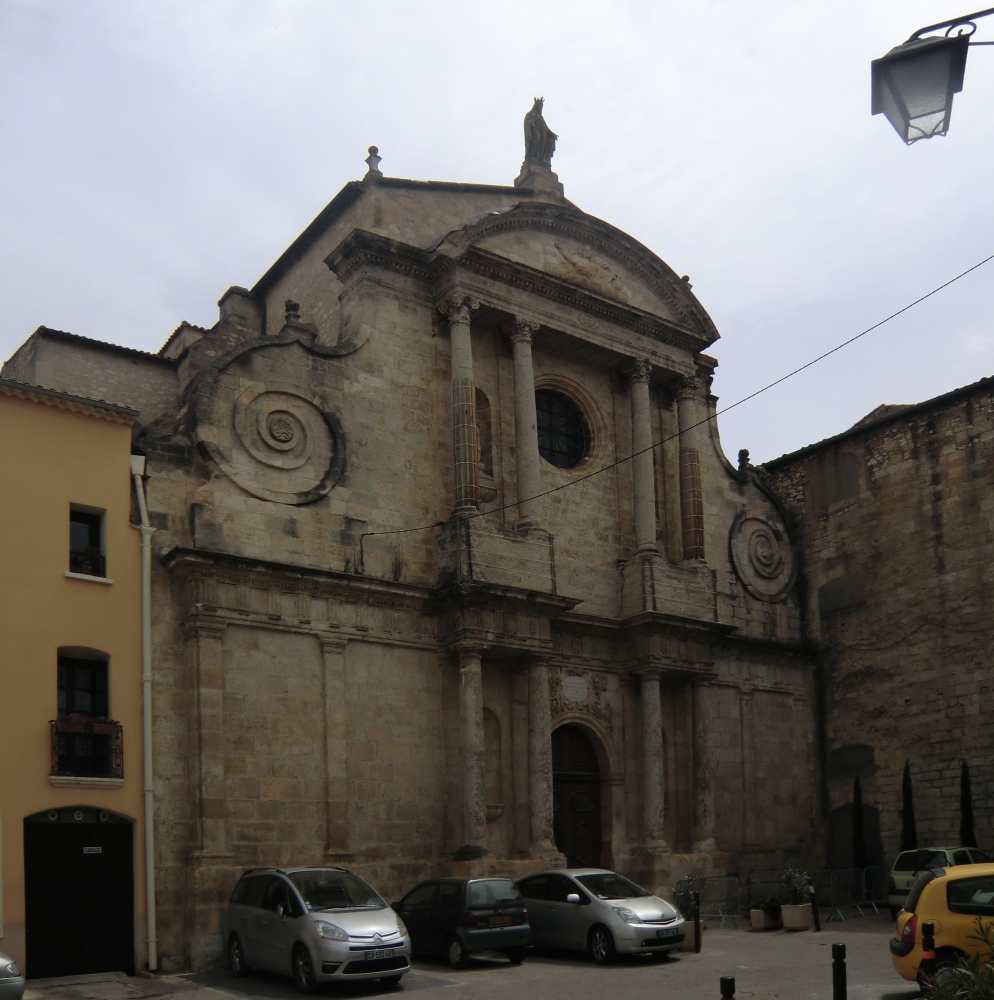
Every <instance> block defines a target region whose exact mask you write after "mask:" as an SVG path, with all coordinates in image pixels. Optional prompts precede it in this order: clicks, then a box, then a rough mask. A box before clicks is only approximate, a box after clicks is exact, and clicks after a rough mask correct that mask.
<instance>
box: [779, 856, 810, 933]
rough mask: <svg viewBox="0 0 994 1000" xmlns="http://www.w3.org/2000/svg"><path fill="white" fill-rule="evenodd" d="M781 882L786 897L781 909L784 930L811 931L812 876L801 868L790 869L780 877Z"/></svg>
mask: <svg viewBox="0 0 994 1000" xmlns="http://www.w3.org/2000/svg"><path fill="white" fill-rule="evenodd" d="M780 882H781V883H782V885H783V896H784V903H783V906H782V908H781V915H782V918H783V927H784V930H787V931H809V930H811V900H810V893H809V892H808V886H809V885H811V876H810V875H809V874H808V873H807V872H805V871H801V869H800V868H788V869H787V870H786V871H785V872H784V873H783V875H781V876H780Z"/></svg>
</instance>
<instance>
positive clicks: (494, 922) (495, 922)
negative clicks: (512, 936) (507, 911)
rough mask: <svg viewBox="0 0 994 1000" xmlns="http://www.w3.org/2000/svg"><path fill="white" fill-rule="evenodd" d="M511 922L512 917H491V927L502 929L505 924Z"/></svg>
mask: <svg viewBox="0 0 994 1000" xmlns="http://www.w3.org/2000/svg"><path fill="white" fill-rule="evenodd" d="M510 922H511V918H510V917H491V918H490V926H491V927H501V926H503V925H504V924H509V923H510Z"/></svg>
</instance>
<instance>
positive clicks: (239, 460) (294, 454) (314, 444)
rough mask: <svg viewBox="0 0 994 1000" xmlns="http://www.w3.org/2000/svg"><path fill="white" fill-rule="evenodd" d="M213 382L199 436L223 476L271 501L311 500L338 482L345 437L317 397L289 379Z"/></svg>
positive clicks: (247, 490) (301, 501) (302, 502)
mask: <svg viewBox="0 0 994 1000" xmlns="http://www.w3.org/2000/svg"><path fill="white" fill-rule="evenodd" d="M239 388H240V389H241V391H240V392H237V393H235V392H231V391H230V390H228V391H225V390H226V389H227V387H226V386H224V385H223V384H222V385H218V386H216V387H215V392H214V393H213V394H212V398H211V401H210V417H209V421H206V422H204V423H203V424H201V426H200V428H199V431H200V437H201V439H202V440H203V441H204V443H205V444H206V445H207V446H208V450H209V452H210V454H211V457H212V458H213V459H214V461H215V462H216V463H217V465H218V466H219V468H220V469H221V471H222V472H224V473H225V475H227V476H229V477H230V478H231V479H233V480H234V481H235V482H236V483H237V484H238V485H239V486H240V487H241V488H242V489H243V490H245V491H246V492H247V493H251V494H252V495H253V496H256V497H259V498H260V499H262V500H271V501H274V502H276V503H286V504H304V503H311V502H312V501H314V500H316V499H318V498H319V497H321V496H323V495H324V494H325V493H327V492H328V491H329V490H330V489H331V488H332V487H333V486H334V485H335V483H336V482H337V481H338V478H339V476H340V475H341V472H342V467H343V465H344V461H345V442H344V438H343V436H342V431H341V428H340V426H339V425H338V421H337V420H336V419H335V417H334V416H333V414H331V413H330V412H329V411H328V409H327V407H326V406H325V405H323V403H322V401H321V400H320V399H318V398H316V397H314V396H312V395H310V394H309V393H308V392H307V390H306V389H301V388H298V387H296V386H293V385H291V384H289V383H281V382H275V381H268V380H267V381H265V382H253V383H250V384H249V385H243V386H240V387H239Z"/></svg>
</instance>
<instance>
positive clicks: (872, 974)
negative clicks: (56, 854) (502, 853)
mask: <svg viewBox="0 0 994 1000" xmlns="http://www.w3.org/2000/svg"><path fill="white" fill-rule="evenodd" d="M739 924H740V926H739V929H732V928H731V927H730V926H728V925H726V927H725V929H724V930H720V929H717V928H712V929H711V930H709V931H708V932H707V933H706V934H705V935H704V947H703V949H702V951H701V954H699V955H694V954H692V953H690V954H688V953H680V952H675V953H674V956H673V957H672V958H668V959H662V960H659V959H645V958H639V959H630V960H627V961H621V962H619V963H618V965H616V966H612V967H608V968H600V967H598V966H595V965H593V964H592V963H591V962H590V961H589V960H587V959H585V958H583V957H582V956H574V955H570V954H566V953H562V954H560V953H544V954H540V955H536V954H529V956H528V958H527V959H526V960H525V962H524V964H522V965H519V966H512V965H510V964H509V963H508V962H507V961H506V960H504V959H500V960H498V959H492V960H491V959H486V958H481V959H474V960H473V962H472V964H471V965H470V966H469V968H467V969H464V970H463V971H461V972H454V971H452V970H451V969H450V968H449V967H448V966H447V965H444V964H442V963H432V962H422V961H419V962H416V963H415V966H414V970H413V971H412V972H411V973H409V974H408V975H407V976H405V977H404V979H403V981H402V984H401V985H400V986H396V987H392V988H387V989H385V988H383V987H382V986H381V985H380V984H379V983H378V982H375V981H373V982H367V983H365V984H364V983H347V984H344V985H343V986H341V987H333V988H327V987H325V988H323V989H322V991H321V995H322V996H324V997H329V998H330V997H338V998H341V1000H364V998H367V997H368V998H370V1000H373V998H379V997H386V996H388V995H391V994H393V995H394V997H395V1000H401V995H402V994H408V993H418V994H419V996H418V998H417V1000H533V998H534V1000H604V998H605V997H606V996H607V997H610V1000H649V998H651V1000H656V998H657V997H674V998H680V1000H718V997H719V989H718V980H719V978H720V977H721V976H735V982H736V988H737V993H736V996H738V997H742V998H745V997H749V998H752V997H757V998H784V1000H802V998H803V1000H831V996H832V954H831V952H832V949H831V945H832V944H833V943H834V942H837V941H841V942H844V943H845V945H846V949H847V953H848V973H849V1000H911V998H914V997H917V996H918V990H917V988H915V987H914V984H912V983H907V982H905V981H904V980H903V979H901V978H900V977H899V976H898V975H897V974H896V973H895V972H894V969H893V966H892V965H891V960H890V954H889V952H888V950H887V939H888V938H889V937H890V935H891V933H892V928H893V924H892V923H891V922H890V920H889V919H887V918H886V917H885V916H880V917H872V916H871V917H867V918H864V919H860V918H858V917H857V918H856V919H853V920H849V921H847V922H846V923H834V922H833V923H831V924H828V925H827V926H826V927H825V929H824V930H822V932H821V933H820V934H816V933H800V934H792V933H787V932H784V931H772V932H768V933H765V934H756V933H753V932H751V931H747V930H745V929H744V928H743V926H742V924H743V922H742V921H739ZM449 991H451V993H449ZM297 996H298V994H297V993H296V992H295V991H294V988H293V985H292V983H291V982H290V981H289V980H288V979H287V980H284V979H281V978H279V977H278V976H270V975H266V974H264V973H258V974H256V975H253V976H252V977H251V978H249V979H245V980H236V979H233V978H232V977H231V976H229V975H228V974H227V973H225V972H201V973H196V974H194V975H188V976H163V977H161V978H156V979H145V978H142V977H134V978H130V979H129V978H128V977H126V976H122V975H119V974H116V975H108V976H89V977H78V978H77V979H74V980H71V981H70V980H49V981H45V982H43V981H40V980H35V981H33V982H31V983H29V992H27V993H25V1000H146V998H147V1000H158V998H163V1000H232V998H238V1000H244V998H265V1000H291V998H296V997H297Z"/></svg>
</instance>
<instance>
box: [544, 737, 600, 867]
mask: <svg viewBox="0 0 994 1000" xmlns="http://www.w3.org/2000/svg"><path fill="white" fill-rule="evenodd" d="M552 808H553V813H552V830H553V836H554V837H555V841H556V847H557V848H558V849H559V850H560V851H561V852H562V853H563V854H565V855H566V864H567V865H568V866H569V867H570V868H586V867H595V868H596V867H599V866H600V863H601V769H600V764H599V763H598V761H597V752H596V751H595V750H594V747H593V744H592V743H591V742H590V739H589V738H588V737H587V735H586V733H584V731H583V730H582V729H581V728H580V727H579V726H572V725H566V726H560V727H559V728H558V729H557V730H555V732H554V733H553V734H552Z"/></svg>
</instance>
